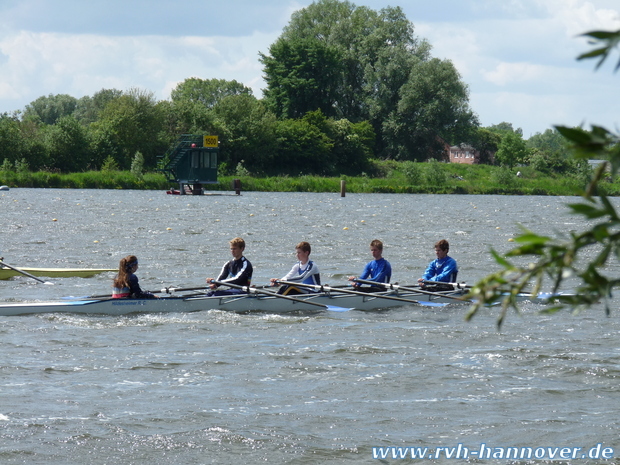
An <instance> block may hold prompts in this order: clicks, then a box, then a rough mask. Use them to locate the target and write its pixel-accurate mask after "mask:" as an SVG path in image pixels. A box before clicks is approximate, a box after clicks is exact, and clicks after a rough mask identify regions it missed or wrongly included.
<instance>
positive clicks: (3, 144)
mask: <svg viewBox="0 0 620 465" xmlns="http://www.w3.org/2000/svg"><path fill="white" fill-rule="evenodd" d="M23 149H24V146H23V140H22V137H21V133H20V124H19V119H18V118H17V117H16V116H10V115H9V114H7V113H3V114H1V115H0V159H5V160H9V161H10V162H13V163H15V161H17V160H19V159H20V158H22V156H23Z"/></svg>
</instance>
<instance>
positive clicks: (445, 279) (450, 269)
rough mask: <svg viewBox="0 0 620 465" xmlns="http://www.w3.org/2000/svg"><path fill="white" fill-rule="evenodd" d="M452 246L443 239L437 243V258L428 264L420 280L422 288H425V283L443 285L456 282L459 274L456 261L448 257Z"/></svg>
mask: <svg viewBox="0 0 620 465" xmlns="http://www.w3.org/2000/svg"><path fill="white" fill-rule="evenodd" d="M449 251H450V244H449V243H448V241H447V240H445V239H441V240H440V241H437V242H436V243H435V255H437V258H436V259H435V260H433V261H432V262H430V263H429V264H428V267H427V268H426V271H425V272H424V275H423V276H422V277H421V278H420V279H418V282H419V283H420V285H421V286H423V287H424V286H425V281H435V282H441V283H451V282H456V276H457V274H458V272H459V270H458V265H457V264H456V260H455V259H454V258H452V257H449V256H448V252H449Z"/></svg>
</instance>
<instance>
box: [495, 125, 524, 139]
mask: <svg viewBox="0 0 620 465" xmlns="http://www.w3.org/2000/svg"><path fill="white" fill-rule="evenodd" d="M487 129H488V130H489V131H493V132H496V133H498V134H504V133H506V132H514V133H517V134H519V135H520V136H521V137H523V129H521V128H517V129H514V128H513V127H512V123H507V122H506V121H503V122H501V123H499V124H493V125H491V126H489V127H488V128H487Z"/></svg>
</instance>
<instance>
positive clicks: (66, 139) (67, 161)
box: [46, 116, 91, 173]
mask: <svg viewBox="0 0 620 465" xmlns="http://www.w3.org/2000/svg"><path fill="white" fill-rule="evenodd" d="M46 137H47V144H46V145H47V147H48V150H49V157H50V163H51V168H56V169H59V170H60V171H63V172H65V173H68V172H77V171H84V170H86V168H87V167H88V166H89V164H90V162H91V151H90V147H91V145H90V140H89V138H88V133H87V131H86V129H85V128H84V126H82V125H81V124H80V123H79V122H78V120H77V119H75V117H73V116H63V117H62V118H60V119H59V120H58V122H57V123H56V124H55V125H54V126H51V127H50V130H49V131H48V132H47V135H46Z"/></svg>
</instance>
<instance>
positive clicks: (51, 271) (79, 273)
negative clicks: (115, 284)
mask: <svg viewBox="0 0 620 465" xmlns="http://www.w3.org/2000/svg"><path fill="white" fill-rule="evenodd" d="M19 269H20V270H22V271H25V272H27V273H30V274H31V275H33V276H45V277H48V278H68V277H78V278H90V277H91V276H95V275H97V274H100V273H106V272H108V271H118V270H116V269H112V268H90V269H89V268H28V267H19ZM13 276H21V274H20V273H19V272H17V271H15V270H12V269H10V268H4V267H2V266H0V279H9V278H12V277H13Z"/></svg>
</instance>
